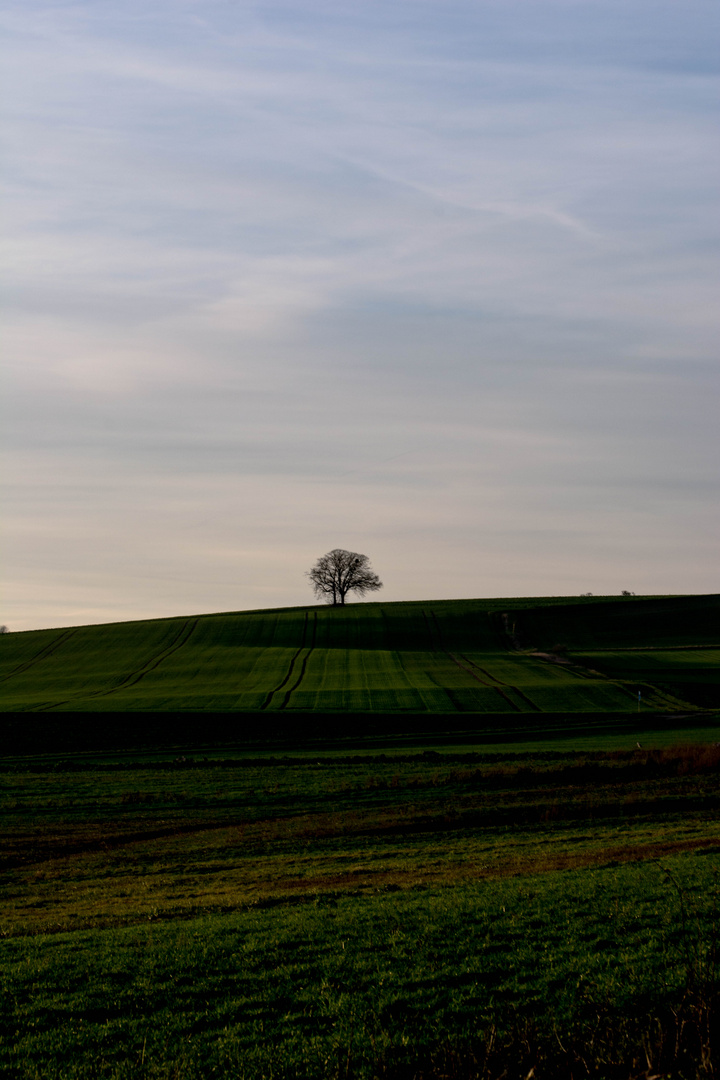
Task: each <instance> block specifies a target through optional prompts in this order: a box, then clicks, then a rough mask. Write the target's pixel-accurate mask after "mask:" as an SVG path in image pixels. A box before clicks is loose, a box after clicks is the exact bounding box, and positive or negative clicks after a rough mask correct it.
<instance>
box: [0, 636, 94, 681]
mask: <svg viewBox="0 0 720 1080" xmlns="http://www.w3.org/2000/svg"><path fill="white" fill-rule="evenodd" d="M78 629H79V627H77V626H76V627H73V629H72V630H65V631H64V632H63V633H61V634H60V635H59V636H58V637H56V638H53V640H52V641H51V642H49V643H48V644H47V645H45V646H44V647H43V648H42V649H40V651H39V652H37V653H35V655H34V656H33V657H31V658H30V659H29V660H25V661H24V662H23V663H22V664H18V666H17V667H15V668H13V669H12V671H8V673H7V675H3V676H2V678H0V682H5V681H6V680H7V679H12V678H13V677H14V676H15V675H22V673H23V672H24V671H27V670H28V668H31V667H32V666H33V665H34V664H39V663H40V661H41V660H45V659H46V658H47V657H48V656H52V654H53V653H54V652H55V651H56V650H57V649H59V648H60V646H61V645H64V644H65V642H66V641H69V640H70V638H71V637H72V636H73V634H77V632H78Z"/></svg>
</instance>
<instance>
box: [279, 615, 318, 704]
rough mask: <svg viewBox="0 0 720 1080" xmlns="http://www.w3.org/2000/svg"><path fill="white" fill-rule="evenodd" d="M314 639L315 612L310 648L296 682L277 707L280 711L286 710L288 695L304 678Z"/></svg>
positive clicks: (315, 632)
mask: <svg viewBox="0 0 720 1080" xmlns="http://www.w3.org/2000/svg"><path fill="white" fill-rule="evenodd" d="M316 637H317V611H313V629H312V640H311V641H310V648H309V649H308V651H307V652H306V653H305V655H304V656H303V662H302V664H301V666H300V674H299V675H298V677H297V679H296V681H295V682H294V683H293V684H292V686H291V687H290V689H289V690H288V691H287V693H286V694H285V697H284V698H283V700H282V702H281V704H280V706H279V708H280V709H286V708H287V706H288V702H289V701H290V695H291V694H292V693H293V692H294V691H295V690H297V688H298V686H299V685H300V683H301V682H302V681H303V679H304V678H305V671H306V669H307V663H308V660H309V659H310V655H311V653H312V651H313V649H314V648H315V638H316Z"/></svg>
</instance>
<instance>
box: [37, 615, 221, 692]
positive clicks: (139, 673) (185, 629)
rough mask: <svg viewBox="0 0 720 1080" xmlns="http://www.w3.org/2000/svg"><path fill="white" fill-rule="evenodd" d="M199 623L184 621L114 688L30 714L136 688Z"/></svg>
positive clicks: (180, 645)
mask: <svg viewBox="0 0 720 1080" xmlns="http://www.w3.org/2000/svg"><path fill="white" fill-rule="evenodd" d="M199 621H200V618H199V616H197V617H196V618H193V619H186V620H185V622H184V623H183V625H182V626H181V628H180V630H179V631H178V632H177V634H176V635H175V637H174V638H173V639H172V641H171V642H170V644H169V645H166V646H165V648H164V649H161V650H160V652H159V653H156V654H155V655H154V656H153V657H151V659H150V660H148V661H147V662H146V663H145V664H143V666H142V667H140V668H138V669H137V670H135V671H131V672H129V674H127V675H125V676H123V678H122V679H121V680H120V682H118V683H117V684H116V685H115V686H111V687H109V688H107V689H105V690H91V691H89V692H85V693H81V694H77V695H76V696H75V697H72V698H68V699H67V700H66V701H53V702H44V703H43V704H42V705H38V706H36V707H35V708H34V709H32V710H31V711H32V712H45V711H47V710H49V709H59V708H61V707H62V706H63V705H70V704H72V702H73V701H77V699H78V698H84V699H87V698H100V697H109V696H110V694H115V693H117V691H118V690H126V689H127V688H128V687H129V686H136V685H137V684H138V683H139V682H140V681H141V679H144V678H145V676H146V675H148V674H149V673H150V672H151V671H154V670H155V669H156V668H158V667H159V666H160V664H162V663H163V661H165V660H167V658H168V657H169V656H172V654H173V653H175V652H177V651H178V649H182V647H183V645H185V644H186V643H187V642H188V641H189V639H190V638H191V637H192V634H193V631H194V630H195V627H196V626H197V624H198V622H199Z"/></svg>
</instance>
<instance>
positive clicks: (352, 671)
mask: <svg viewBox="0 0 720 1080" xmlns="http://www.w3.org/2000/svg"><path fill="white" fill-rule="evenodd" d="M557 646H561V647H562V648H561V650H560V651H559V653H558V654H557V655H555V656H554V655H553V654H552V652H551V651H548V650H553V649H555V648H557ZM718 661H720V597H718V596H688V597H665V598H634V597H633V598H622V599H620V598H612V599H609V598H600V597H587V598H585V597H583V598H579V599H577V600H573V601H568V600H567V598H561V599H547V600H539V599H532V600H522V599H520V600H519V599H514V600H508V599H502V600H463V601H426V602H419V601H418V602H412V603H391V604H381V603H368V604H354V605H349V606H347V607H344V608H331V607H308V608H287V609H277V610H265V611H255V612H236V613H226V614H215V615H199V616H193V617H190V618H172V619H158V620H149V621H142V622H127V623H113V624H106V625H101V626H81V627H76V628H71V629H63V630H38V631H29V632H25V633H18V634H7V635H4V636H3V637H2V638H0V708H1V709H2V710H3V711H4V712H11V713H23V712H74V713H87V712H91V713H100V712H118V711H119V712H125V713H133V712H138V711H141V712H151V713H163V712H178V711H182V712H186V711H190V712H194V713H198V712H199V713H202V712H208V713H237V712H241V713H257V714H260V713H267V714H270V713H278V712H285V713H289V714H293V713H295V714H298V713H305V714H307V713H317V712H321V713H322V712H333V713H382V714H400V713H418V714H443V715H448V714H457V713H470V714H493V715H494V714H507V715H508V719H509V718H510V716H511V715H513V714H515V715H517V714H535V715H537V714H549V713H552V714H578V713H582V714H590V713H592V714H608V713H622V712H629V711H631V710H632V711H635V710H637V708H638V692H640V694H641V704H640V708H641V709H642V710H643V711H646V712H647V711H649V712H653V713H662V712H677V711H679V710H680V711H690V710H693V709H698V708H700V709H702V708H714V707H717V706H718V705H720V674H719V672H720V664H719V663H718Z"/></svg>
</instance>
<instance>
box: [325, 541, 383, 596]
mask: <svg viewBox="0 0 720 1080" xmlns="http://www.w3.org/2000/svg"><path fill="white" fill-rule="evenodd" d="M307 576H308V577H309V578H310V581H311V582H312V587H313V589H314V591H315V595H316V596H317V597H319V598H320V599H322V600H325V602H326V603H327V604H344V603H345V597H346V596H347V594H348V593H349V592H356V593H359V595H360V596H364V595H365V593H367V592H375V591H376V590H377V589H382V581H381V580H380V578H379V577H378V576H377V574H375V573H374V572H373V569H372V567H371V566H370V560H369V559H368V557H367V555H360V554H358V552H357V551H344V550H343V548H333V550H332V551H328V553H327V554H326V555H323V556H322V558H320V559H318V561H317V562H316V563H315V565H314V567H313V568H312V570H309V571H308V573H307Z"/></svg>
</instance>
